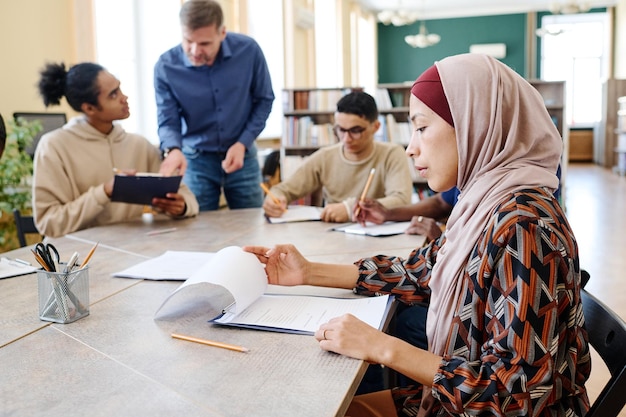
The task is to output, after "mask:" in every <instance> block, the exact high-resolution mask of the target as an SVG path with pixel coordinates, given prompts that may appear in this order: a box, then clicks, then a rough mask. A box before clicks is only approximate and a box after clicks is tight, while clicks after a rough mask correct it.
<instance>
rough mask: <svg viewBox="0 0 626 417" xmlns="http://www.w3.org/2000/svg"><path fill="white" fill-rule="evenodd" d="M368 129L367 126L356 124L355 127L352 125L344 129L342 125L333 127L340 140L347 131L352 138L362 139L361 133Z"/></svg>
mask: <svg viewBox="0 0 626 417" xmlns="http://www.w3.org/2000/svg"><path fill="white" fill-rule="evenodd" d="M366 130H367V127H363V126H354V127H351V128H350V129H344V128H343V127H341V126H335V127H333V132H334V133H335V136H336V137H337V139H340V140H341V138H343V135H345V134H346V133H347V134H349V135H350V137H351V138H352V139H360V138H361V135H362V134H363V132H365V131H366Z"/></svg>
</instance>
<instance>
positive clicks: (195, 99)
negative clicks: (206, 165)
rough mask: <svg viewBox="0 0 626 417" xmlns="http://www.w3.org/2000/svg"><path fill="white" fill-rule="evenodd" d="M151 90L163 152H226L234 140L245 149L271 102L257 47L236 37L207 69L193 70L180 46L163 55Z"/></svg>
mask: <svg viewBox="0 0 626 417" xmlns="http://www.w3.org/2000/svg"><path fill="white" fill-rule="evenodd" d="M154 86H155V91H156V102H157V113H158V124H159V138H160V140H161V148H162V149H166V148H172V147H179V148H181V147H182V146H183V145H185V146H190V147H192V148H194V149H198V150H202V151H208V152H225V151H227V150H228V148H229V147H230V146H232V145H233V144H234V143H236V142H241V143H243V144H244V145H245V146H246V148H249V147H250V145H252V143H253V142H254V141H255V139H256V138H257V137H258V135H259V134H260V133H261V131H262V130H263V128H264V127H265V122H266V121H267V117H268V116H269V114H270V110H271V109H272V102H273V101H274V92H273V90H272V83H271V79H270V74H269V71H268V68H267V63H266V61H265V57H264V56H263V52H262V51H261V48H260V47H259V45H258V44H257V43H256V41H254V40H253V39H252V38H250V37H248V36H245V35H242V34H238V33H228V34H227V35H226V38H225V39H224V40H223V41H222V44H221V47H220V51H219V53H218V55H217V57H216V59H215V62H214V63H213V65H211V66H207V65H203V66H199V67H195V66H193V65H192V64H191V62H190V61H189V59H188V58H187V56H186V55H185V53H184V51H183V48H182V46H181V45H178V46H176V47H174V48H172V49H170V50H169V51H167V52H165V53H164V54H163V55H161V57H160V58H159V60H158V62H157V63H156V65H155V67H154Z"/></svg>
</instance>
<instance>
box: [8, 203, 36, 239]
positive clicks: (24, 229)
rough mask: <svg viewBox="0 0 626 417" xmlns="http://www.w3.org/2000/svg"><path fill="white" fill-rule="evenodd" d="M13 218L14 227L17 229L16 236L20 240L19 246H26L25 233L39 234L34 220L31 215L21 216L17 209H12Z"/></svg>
mask: <svg viewBox="0 0 626 417" xmlns="http://www.w3.org/2000/svg"><path fill="white" fill-rule="evenodd" d="M13 218H14V219H15V227H16V230H17V238H18V240H19V241H20V246H21V247H24V246H26V244H27V243H26V234H30V233H36V234H39V230H37V228H36V227H35V221H34V219H33V217H32V216H22V215H21V213H20V211H19V210H18V209H14V210H13Z"/></svg>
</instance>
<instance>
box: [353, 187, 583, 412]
mask: <svg viewBox="0 0 626 417" xmlns="http://www.w3.org/2000/svg"><path fill="white" fill-rule="evenodd" d="M444 242H445V235H444V236H442V237H441V238H440V239H439V240H436V241H433V242H431V243H430V244H429V245H428V246H425V247H423V248H419V249H416V250H414V251H413V252H412V253H411V254H410V256H409V258H408V259H406V260H404V259H401V258H398V257H390V256H382V255H379V256H376V257H373V258H368V259H364V260H361V261H359V262H357V266H358V267H359V271H360V274H359V275H360V276H359V280H358V283H357V288H356V291H357V292H359V293H360V294H368V295H375V294H380V293H390V294H393V295H395V296H396V297H397V298H398V299H399V300H401V301H402V302H405V303H409V304H414V303H428V299H429V289H428V281H429V279H430V273H431V269H432V266H433V265H434V263H435V262H436V260H437V252H438V249H439V248H440V246H441V245H443V244H444ZM461 288H462V291H461V294H462V299H461V300H459V304H458V307H457V309H456V313H455V317H454V321H453V326H452V328H451V330H450V334H449V336H448V341H447V345H446V346H447V348H446V352H447V354H446V355H445V356H444V359H443V361H442V362H441V364H440V366H439V372H438V373H437V375H436V376H435V379H434V383H433V387H432V393H433V397H434V398H435V399H436V401H435V405H434V407H433V409H432V413H431V415H437V416H443V415H453V416H478V415H480V416H487V415H490V416H491V415H493V416H583V415H585V414H586V412H587V410H588V409H589V399H588V397H587V392H586V389H585V386H584V384H585V381H586V380H587V378H588V377H589V372H590V370H591V362H590V356H589V347H588V344H587V333H586V331H585V330H584V318H583V312H582V305H581V301H580V269H579V264H578V249H577V245H576V241H575V239H574V235H573V233H572V231H571V229H570V226H569V224H568V222H567V220H566V218H565V215H564V213H563V212H562V210H561V208H560V207H559V206H558V204H557V203H556V202H555V201H554V200H553V199H552V197H551V196H550V195H549V194H548V193H547V192H545V191H543V190H541V189H529V190H523V191H521V192H517V193H515V194H512V195H511V198H510V199H508V200H507V201H505V202H503V203H502V204H501V205H500V206H499V207H498V208H496V210H495V211H494V213H493V216H492V218H491V219H490V221H489V222H488V224H487V227H486V228H485V231H484V233H483V235H482V237H481V239H480V240H479V241H478V242H477V243H476V246H475V247H474V248H473V250H472V253H471V257H470V259H469V260H468V262H467V267H466V269H465V274H464V277H463V283H462V287H461ZM392 392H393V396H394V400H395V402H396V407H397V410H398V415H399V416H414V415H416V414H417V410H418V408H419V407H420V404H421V395H422V387H421V386H411V387H403V388H395V389H394V390H393V391H392Z"/></svg>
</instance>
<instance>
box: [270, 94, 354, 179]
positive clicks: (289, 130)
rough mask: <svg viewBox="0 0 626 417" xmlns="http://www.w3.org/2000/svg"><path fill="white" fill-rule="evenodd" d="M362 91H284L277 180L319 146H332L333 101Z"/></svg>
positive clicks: (292, 169) (334, 107) (288, 172)
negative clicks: (278, 176) (278, 175)
mask: <svg viewBox="0 0 626 417" xmlns="http://www.w3.org/2000/svg"><path fill="white" fill-rule="evenodd" d="M352 91H363V88H362V87H337V88H294V89H284V90H283V92H282V94H283V116H284V117H283V134H282V139H281V147H280V149H281V178H282V180H285V179H286V178H289V176H290V175H291V173H293V172H294V170H295V169H297V167H298V166H299V165H300V164H301V163H302V159H303V158H306V157H307V156H309V155H310V154H312V153H313V152H315V151H316V150H317V149H319V148H320V147H322V146H327V145H331V144H334V143H336V141H337V140H336V138H335V136H334V134H333V131H332V129H333V119H334V113H335V109H336V108H337V101H339V99H340V98H341V97H343V96H344V95H346V94H348V93H350V92H352Z"/></svg>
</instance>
